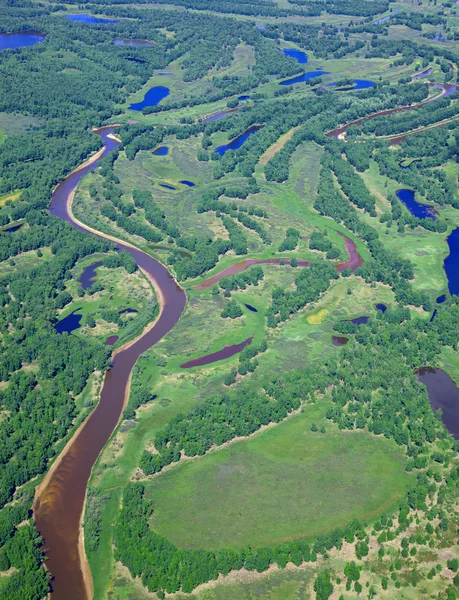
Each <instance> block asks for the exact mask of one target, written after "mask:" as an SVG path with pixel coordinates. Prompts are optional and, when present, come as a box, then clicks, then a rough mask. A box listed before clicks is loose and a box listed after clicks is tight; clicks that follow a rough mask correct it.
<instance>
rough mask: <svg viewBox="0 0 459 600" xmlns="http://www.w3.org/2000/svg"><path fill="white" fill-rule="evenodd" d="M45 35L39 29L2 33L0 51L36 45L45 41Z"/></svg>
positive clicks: (0, 34) (0, 35)
mask: <svg viewBox="0 0 459 600" xmlns="http://www.w3.org/2000/svg"><path fill="white" fill-rule="evenodd" d="M44 39H45V36H44V35H43V34H41V33H38V32H37V31H19V32H18V33H0V51H2V50H13V49H14V48H23V47H24V46H35V44H38V43H39V42H43V40H44Z"/></svg>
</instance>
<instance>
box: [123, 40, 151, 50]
mask: <svg viewBox="0 0 459 600" xmlns="http://www.w3.org/2000/svg"><path fill="white" fill-rule="evenodd" d="M113 44H114V45H115V46H131V47H133V48H143V47H150V46H155V45H156V44H154V43H153V42H147V40H123V39H116V40H114V41H113Z"/></svg>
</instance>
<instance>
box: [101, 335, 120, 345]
mask: <svg viewBox="0 0 459 600" xmlns="http://www.w3.org/2000/svg"><path fill="white" fill-rule="evenodd" d="M119 339H120V338H119V336H118V335H110V336H109V337H108V338H107V339H106V340H105V342H104V346H113V344H116V342H117V341H118V340H119Z"/></svg>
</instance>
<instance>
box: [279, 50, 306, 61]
mask: <svg viewBox="0 0 459 600" xmlns="http://www.w3.org/2000/svg"><path fill="white" fill-rule="evenodd" d="M282 52H283V53H284V54H285V56H288V57H290V58H294V59H295V60H296V61H297V62H298V63H299V64H300V65H305V64H306V63H307V62H308V55H307V54H306V52H303V51H302V50H295V49H293V48H292V49H290V48H289V49H287V48H284V50H282Z"/></svg>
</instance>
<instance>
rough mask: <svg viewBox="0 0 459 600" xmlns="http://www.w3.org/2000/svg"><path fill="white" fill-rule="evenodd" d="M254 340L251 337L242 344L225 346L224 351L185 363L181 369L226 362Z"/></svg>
mask: <svg viewBox="0 0 459 600" xmlns="http://www.w3.org/2000/svg"><path fill="white" fill-rule="evenodd" d="M252 340H253V337H249V338H247V339H246V340H244V341H243V342H241V343H240V344H234V345H233V346H225V347H224V348H223V350H218V351H217V352H212V354H206V355H205V356H200V357H199V358H195V359H194V360H190V361H188V362H186V363H183V365H180V368H181V369H191V368H192V367H202V366H203V365H209V364H211V363H214V362H217V361H219V360H224V359H225V358H229V357H230V356H234V355H235V354H237V353H238V352H241V350H243V349H244V348H245V347H246V346H248V345H249V344H251V343H252Z"/></svg>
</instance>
